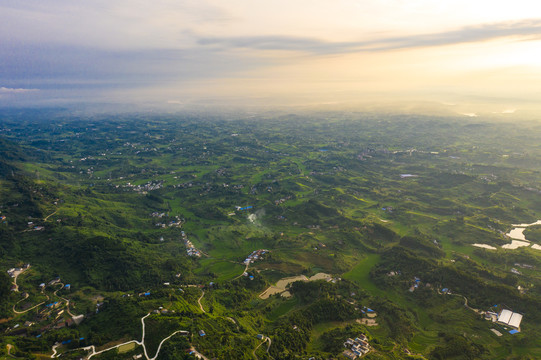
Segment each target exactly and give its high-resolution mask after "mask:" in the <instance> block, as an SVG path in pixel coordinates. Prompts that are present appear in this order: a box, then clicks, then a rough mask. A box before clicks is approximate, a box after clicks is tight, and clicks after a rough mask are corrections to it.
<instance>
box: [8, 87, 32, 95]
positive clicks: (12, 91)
mask: <svg viewBox="0 0 541 360" xmlns="http://www.w3.org/2000/svg"><path fill="white" fill-rule="evenodd" d="M35 91H39V89H21V88H19V89H15V88H7V87H3V86H2V87H0V93H2V94H20V93H28V92H35Z"/></svg>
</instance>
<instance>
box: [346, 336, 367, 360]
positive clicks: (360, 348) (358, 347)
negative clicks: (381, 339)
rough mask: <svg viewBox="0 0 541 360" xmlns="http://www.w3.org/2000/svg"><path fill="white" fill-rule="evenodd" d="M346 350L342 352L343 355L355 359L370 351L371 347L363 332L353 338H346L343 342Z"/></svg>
mask: <svg viewBox="0 0 541 360" xmlns="http://www.w3.org/2000/svg"><path fill="white" fill-rule="evenodd" d="M344 347H345V348H346V350H344V352H343V353H342V354H343V355H344V356H345V357H347V358H348V359H351V360H355V359H357V358H359V357H361V356H363V355H366V354H368V353H369V352H370V350H371V347H370V344H369V343H368V338H367V337H366V335H364V334H359V336H358V337H356V338H355V339H351V338H349V339H347V340H346V342H345V343H344Z"/></svg>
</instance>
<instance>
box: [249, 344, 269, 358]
mask: <svg viewBox="0 0 541 360" xmlns="http://www.w3.org/2000/svg"><path fill="white" fill-rule="evenodd" d="M265 341H267V339H264V340H263V341H261V342H260V343H259V345H257V346H256V347H255V349H254V351H252V355H254V357H255V360H259V358H258V357H257V355H256V354H255V352H256V351H257V349H259V347H260V346H261V345H263V344H264V343H265Z"/></svg>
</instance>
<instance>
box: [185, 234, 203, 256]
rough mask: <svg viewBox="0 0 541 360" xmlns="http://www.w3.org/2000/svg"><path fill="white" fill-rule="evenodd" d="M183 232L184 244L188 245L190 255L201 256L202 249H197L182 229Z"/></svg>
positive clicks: (187, 249)
mask: <svg viewBox="0 0 541 360" xmlns="http://www.w3.org/2000/svg"><path fill="white" fill-rule="evenodd" d="M181 234H182V240H183V241H184V245H185V246H186V253H187V254H188V256H193V257H201V251H199V250H197V249H196V247H195V246H193V244H192V242H191V241H190V240H188V236H187V235H186V233H185V232H184V231H182V232H181Z"/></svg>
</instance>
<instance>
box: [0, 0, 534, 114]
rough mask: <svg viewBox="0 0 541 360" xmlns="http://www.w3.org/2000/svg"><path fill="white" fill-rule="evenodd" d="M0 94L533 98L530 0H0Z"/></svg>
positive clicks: (460, 110)
mask: <svg viewBox="0 0 541 360" xmlns="http://www.w3.org/2000/svg"><path fill="white" fill-rule="evenodd" d="M0 34H1V39H2V40H1V41H0V105H2V106H11V105H21V104H22V105H56V104H58V105H62V104H70V103H89V104H93V103H96V104H99V103H119V104H156V105H163V106H164V107H173V108H175V107H177V108H179V109H181V108H182V107H184V106H187V105H200V106H203V105H212V104H228V103H230V104H236V105H246V106H252V105H253V106H256V105H271V106H272V105H284V106H307V107H310V106H320V107H325V106H328V107H332V108H340V107H344V108H346V107H348V106H357V105H358V106H373V107H378V106H380V107H386V106H391V104H392V106H396V107H403V108H407V107H408V106H412V104H416V105H415V106H417V107H418V108H422V107H424V108H426V109H431V110H433V111H448V112H452V113H457V114H462V115H463V116H472V117H474V116H478V115H479V114H501V115H503V116H512V115H514V114H520V113H521V112H522V113H525V112H528V111H529V112H535V111H538V110H541V109H539V108H538V107H539V106H540V105H538V104H541V101H540V100H541V2H539V1H534V0H514V1H508V0H505V1H501V0H491V1H485V0H475V1H472V0H453V1H450V0H442V1H434V0H408V1H405V0H325V1H324V0H288V1H283V0H273V1H260V0H228V1H217V0H193V1H192V0H153V1H139V0H129V1H128V0H115V1H110V0H109V1H105V0H85V1H60V0H25V1H20V0H0Z"/></svg>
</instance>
